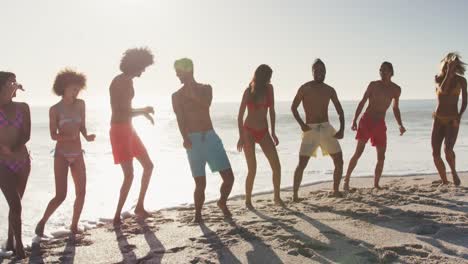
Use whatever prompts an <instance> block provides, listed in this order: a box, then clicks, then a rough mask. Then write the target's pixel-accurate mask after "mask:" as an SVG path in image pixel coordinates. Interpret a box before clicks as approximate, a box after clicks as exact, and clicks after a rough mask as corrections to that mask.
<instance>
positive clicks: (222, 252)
mask: <svg viewBox="0 0 468 264" xmlns="http://www.w3.org/2000/svg"><path fill="white" fill-rule="evenodd" d="M200 229H201V231H202V232H203V236H204V237H205V238H206V240H207V242H208V244H210V248H211V250H214V251H215V252H216V254H217V255H218V261H219V263H241V262H240V260H239V259H238V258H237V257H236V256H235V255H234V254H233V253H232V252H231V250H229V248H228V247H226V246H225V245H224V244H223V242H222V240H221V239H220V238H219V236H218V235H217V234H216V232H214V231H213V230H211V229H209V228H208V227H207V226H206V225H205V223H203V222H202V223H200Z"/></svg>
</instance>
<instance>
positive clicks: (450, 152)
mask: <svg viewBox="0 0 468 264" xmlns="http://www.w3.org/2000/svg"><path fill="white" fill-rule="evenodd" d="M444 152H445V157H446V158H447V159H450V158H452V157H453V156H455V152H454V151H453V149H452V148H445V149H444Z"/></svg>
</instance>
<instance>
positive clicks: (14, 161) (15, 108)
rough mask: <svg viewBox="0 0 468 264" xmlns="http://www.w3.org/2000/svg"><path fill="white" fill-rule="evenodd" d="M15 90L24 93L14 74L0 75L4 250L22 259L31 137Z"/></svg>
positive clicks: (27, 116) (23, 106)
mask: <svg viewBox="0 0 468 264" xmlns="http://www.w3.org/2000/svg"><path fill="white" fill-rule="evenodd" d="M18 89H20V90H23V88H22V86H21V85H20V84H18V83H17V82H16V76H15V74H14V73H11V72H0V189H1V190H2V192H3V194H4V195H5V199H6V201H7V203H8V206H9V208H10V211H9V214H8V240H7V243H6V250H11V251H13V252H14V253H15V255H16V256H17V257H18V258H25V253H24V248H23V241H22V239H21V210H22V207H21V198H22V197H23V194H24V190H25V189H26V183H27V181H28V176H29V172H30V170H31V161H30V159H29V152H28V149H27V148H26V143H27V142H28V141H29V138H30V135H31V115H30V112H29V106H28V105H27V104H26V103H17V102H13V100H12V99H13V97H15V96H16V90H18ZM13 238H14V239H13ZM15 242H16V245H15Z"/></svg>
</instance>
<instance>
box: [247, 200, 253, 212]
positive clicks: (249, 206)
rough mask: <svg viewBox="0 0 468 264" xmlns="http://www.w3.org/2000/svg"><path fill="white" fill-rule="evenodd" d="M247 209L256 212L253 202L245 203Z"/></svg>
mask: <svg viewBox="0 0 468 264" xmlns="http://www.w3.org/2000/svg"><path fill="white" fill-rule="evenodd" d="M245 207H247V209H249V210H254V209H255V208H254V206H253V205H252V202H251V201H245Z"/></svg>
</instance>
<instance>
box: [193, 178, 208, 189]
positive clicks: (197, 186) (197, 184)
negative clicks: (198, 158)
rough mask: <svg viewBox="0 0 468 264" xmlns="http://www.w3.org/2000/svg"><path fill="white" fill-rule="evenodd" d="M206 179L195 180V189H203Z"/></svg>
mask: <svg viewBox="0 0 468 264" xmlns="http://www.w3.org/2000/svg"><path fill="white" fill-rule="evenodd" d="M205 188H206V181H204V180H201V179H198V180H195V191H205Z"/></svg>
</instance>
